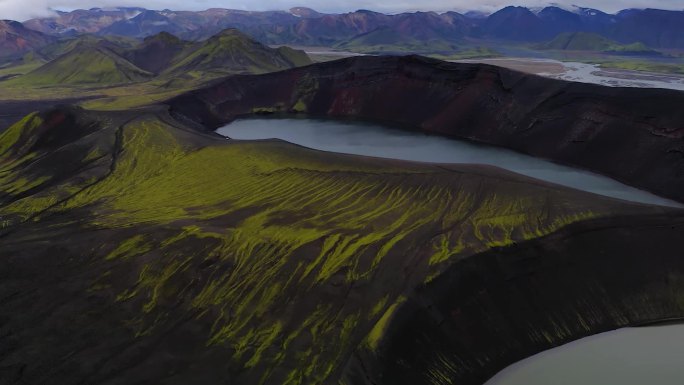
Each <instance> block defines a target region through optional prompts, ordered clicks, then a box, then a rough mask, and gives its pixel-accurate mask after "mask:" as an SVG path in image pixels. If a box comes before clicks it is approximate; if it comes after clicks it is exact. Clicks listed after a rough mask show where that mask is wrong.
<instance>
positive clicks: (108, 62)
mask: <svg viewBox="0 0 684 385" xmlns="http://www.w3.org/2000/svg"><path fill="white" fill-rule="evenodd" d="M152 77H153V75H152V74H151V73H149V72H147V71H144V70H142V69H140V68H138V67H136V66H135V65H133V64H132V63H130V62H129V61H127V60H126V59H124V58H122V57H121V56H119V55H118V54H117V53H115V52H114V51H112V50H110V49H107V48H101V47H97V48H90V47H86V48H78V49H75V50H72V51H71V52H69V53H67V54H65V55H63V56H60V57H59V58H57V59H55V60H53V61H51V62H49V63H47V64H45V65H43V66H41V67H40V68H38V69H36V70H34V71H31V72H29V73H28V74H26V75H24V76H22V77H20V78H17V79H13V80H10V81H8V84H10V85H12V84H18V85H27V86H30V85H35V86H40V85H44V86H49V85H55V84H92V85H96V86H102V85H105V84H108V85H114V84H122V83H131V82H141V81H145V80H149V79H150V78H152Z"/></svg>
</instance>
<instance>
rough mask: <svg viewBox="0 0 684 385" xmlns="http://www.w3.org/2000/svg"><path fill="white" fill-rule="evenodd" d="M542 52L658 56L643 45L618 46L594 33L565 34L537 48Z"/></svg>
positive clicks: (614, 42)
mask: <svg viewBox="0 0 684 385" xmlns="http://www.w3.org/2000/svg"><path fill="white" fill-rule="evenodd" d="M537 48H539V49H543V50H562V51H600V52H606V53H613V54H622V55H629V54H642V55H660V53H659V52H657V51H654V50H652V49H651V48H649V47H648V46H646V45H645V44H643V43H639V42H637V43H632V44H620V43H618V42H616V41H614V40H610V39H608V38H605V37H603V36H601V35H599V34H596V33H590V32H566V33H562V34H560V35H558V36H556V38H554V39H553V40H551V41H549V42H547V43H544V44H540V45H538V46H537Z"/></svg>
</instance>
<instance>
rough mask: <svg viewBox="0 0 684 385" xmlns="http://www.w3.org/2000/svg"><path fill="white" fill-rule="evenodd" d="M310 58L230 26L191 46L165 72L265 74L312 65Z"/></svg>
mask: <svg viewBox="0 0 684 385" xmlns="http://www.w3.org/2000/svg"><path fill="white" fill-rule="evenodd" d="M307 58H308V56H306V54H304V53H303V52H297V51H295V50H292V49H282V48H280V49H273V48H269V47H267V46H265V45H263V44H261V43H259V42H257V41H255V40H253V39H251V38H249V37H248V36H247V35H244V34H243V33H241V32H239V31H238V30H233V29H229V30H225V31H223V32H221V33H219V34H217V35H215V36H213V37H211V38H209V39H208V40H206V41H205V42H202V43H201V44H197V45H194V46H192V47H190V48H188V49H187V50H186V51H185V52H183V53H182V54H180V55H178V57H177V59H176V60H175V61H174V62H172V63H171V65H170V67H169V68H168V69H167V70H165V71H164V73H166V74H181V73H185V72H188V71H213V72H222V73H265V72H273V71H279V70H284V69H287V68H292V67H295V66H299V65H304V64H310V60H307Z"/></svg>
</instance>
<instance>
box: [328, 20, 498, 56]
mask: <svg viewBox="0 0 684 385" xmlns="http://www.w3.org/2000/svg"><path fill="white" fill-rule="evenodd" d="M335 48H336V49H340V50H345V51H351V52H356V53H363V54H422V55H426V56H431V57H436V58H442V59H467V58H481V57H496V56H499V54H498V53H497V52H496V51H495V50H493V49H489V48H486V47H481V46H475V45H471V44H469V43H468V42H466V41H454V40H447V39H444V38H439V37H435V38H431V39H416V38H412V37H410V36H406V35H404V34H401V33H400V32H399V31H397V30H395V29H393V28H379V29H377V30H374V31H372V32H369V33H365V34H362V35H359V36H356V37H354V38H352V39H349V40H347V41H344V42H342V43H338V44H336V45H335Z"/></svg>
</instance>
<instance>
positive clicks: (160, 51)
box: [124, 32, 192, 73]
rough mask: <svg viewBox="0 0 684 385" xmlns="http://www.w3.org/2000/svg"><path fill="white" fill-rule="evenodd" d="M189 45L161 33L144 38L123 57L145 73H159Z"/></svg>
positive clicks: (168, 34) (170, 35) (165, 33)
mask: <svg viewBox="0 0 684 385" xmlns="http://www.w3.org/2000/svg"><path fill="white" fill-rule="evenodd" d="M191 45H192V43H190V42H188V41H184V40H181V39H179V38H178V37H176V36H174V35H172V34H170V33H167V32H161V33H159V34H157V35H154V36H150V37H148V38H146V39H145V40H144V41H143V42H142V43H141V44H140V45H138V46H137V47H135V48H134V49H132V50H130V51H128V52H126V53H125V54H124V56H125V57H126V58H128V59H129V60H130V61H131V62H132V63H135V64H136V65H137V66H138V67H140V68H142V69H144V70H146V71H150V72H153V73H159V72H162V71H163V70H165V69H166V68H168V67H169V66H170V65H171V63H172V62H173V61H174V60H175V59H176V58H177V57H178V55H179V54H181V53H182V52H183V51H184V50H185V49H186V48H188V47H189V46H191Z"/></svg>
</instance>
